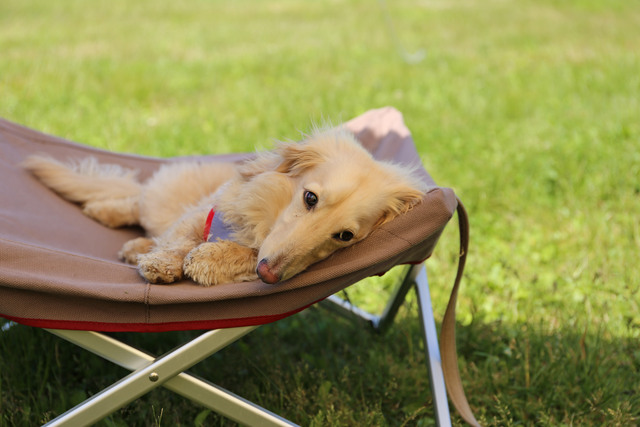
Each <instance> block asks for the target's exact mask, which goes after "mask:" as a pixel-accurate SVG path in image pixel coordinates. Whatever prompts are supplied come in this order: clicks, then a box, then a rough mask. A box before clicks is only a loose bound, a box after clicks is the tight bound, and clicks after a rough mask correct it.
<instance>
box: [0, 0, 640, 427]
mask: <svg viewBox="0 0 640 427" xmlns="http://www.w3.org/2000/svg"><path fill="white" fill-rule="evenodd" d="M387 6H388V11H389V13H390V16H391V18H392V19H393V23H394V25H395V30H396V34H397V37H398V40H399V41H400V42H402V43H403V46H404V48H405V49H406V50H407V51H408V52H416V51H419V50H420V49H424V50H425V52H426V56H425V58H424V59H423V60H422V61H421V62H419V63H417V64H407V63H405V62H403V61H402V59H401V57H400V55H399V54H398V52H397V51H396V50H395V47H394V42H393V40H392V38H391V36H390V33H389V30H388V28H387V27H386V24H385V22H386V21H385V17H384V13H385V12H384V10H385V9H384V8H380V7H379V3H376V2H365V1H355V2H343V1H323V2H294V1H285V0H283V1H276V2H255V1H251V2H249V1H235V2H209V1H193V2H187V3H176V2H164V1H161V0H160V1H158V0H155V1H140V2H135V3H132V2H123V1H120V0H113V1H110V2H108V3H99V2H98V3H96V2H82V1H65V2H42V1H11V0H9V1H3V2H1V3H0V116H2V117H4V118H7V119H9V120H13V121H16V122H18V123H22V124H25V125H27V126H30V127H33V128H36V129H38V130H42V131H45V132H49V133H52V134H55V135H59V136H63V137H66V138H69V139H71V140H74V141H78V142H82V143H87V144H90V145H94V146H98V147H102V148H107V149H110V150H116V151H127V152H135V153H139V154H146V155H153V156H176V155H186V154H199V153H210V152H215V153H222V152H229V151H251V150H253V149H254V147H259V148H267V147H269V146H270V145H271V144H272V142H273V141H274V140H276V139H287V138H296V137H298V136H299V135H300V131H302V130H306V129H308V127H309V125H310V124H311V123H312V122H313V121H318V120H321V119H322V118H323V117H325V118H329V119H331V120H333V121H334V122H338V121H341V120H347V119H349V118H351V117H354V116H356V115H358V114H360V113H362V112H364V111H366V110H368V109H370V108H376V107H380V106H384V105H393V106H395V107H396V108H398V109H399V110H401V111H402V112H403V113H404V116H405V120H406V122H407V125H408V127H409V128H410V129H411V131H412V133H413V136H414V139H415V141H416V144H417V146H418V148H419V151H420V154H421V156H422V158H423V161H424V164H425V166H426V167H427V169H428V170H429V171H430V173H431V174H432V175H433V177H434V178H435V180H436V181H437V182H438V183H439V184H441V185H444V186H451V187H453V188H454V189H455V190H456V192H457V193H458V194H459V195H460V197H461V198H462V200H463V201H464V202H465V204H466V205H467V208H468V210H469V213H470V218H471V233H472V235H471V252H470V258H469V261H468V267H467V273H466V277H465V280H464V283H463V288H462V294H461V299H460V303H459V310H460V316H459V321H460V327H459V339H458V341H459V347H460V353H461V358H460V362H461V370H462V377H463V380H464V381H465V386H466V387H467V389H468V391H470V392H471V393H470V401H471V405H472V407H474V409H475V410H476V411H477V412H478V414H479V416H480V418H482V419H483V420H484V421H485V424H489V425H491V424H493V425H512V424H526V425H532V424H540V425H559V424H564V425H615V424H616V423H618V424H621V425H632V424H637V423H638V418H639V417H640V401H639V400H638V396H640V388H639V387H640V385H639V384H640V382H638V381H637V378H639V377H640V372H639V371H640V344H639V340H638V339H639V338H640V316H639V315H638V312H639V309H640V307H639V305H640V273H638V268H637V258H638V256H637V253H638V250H639V249H640V226H639V224H640V221H638V213H639V212H640V120H639V119H640V115H639V114H640V113H639V112H640V73H639V72H638V70H640V51H639V50H638V46H640V44H639V43H640V36H639V35H638V34H639V33H638V28H640V3H638V2H637V1H623V0H613V1H608V2H601V1H595V0H574V1H566V2H557V1H551V0H543V1H520V2H515V1H504V0H490V1H476V0H461V1H444V0H427V1H413V0H411V1H410V0H403V1H399V2H388V3H387ZM455 228H456V227H455V224H454V223H452V224H451V226H450V227H449V228H448V229H447V230H446V231H445V233H444V235H443V237H442V239H441V242H440V244H439V247H438V248H437V250H436V253H435V254H434V256H433V259H432V260H430V261H429V262H428V269H429V273H430V282H431V287H432V294H433V295H432V296H433V301H434V305H435V311H436V317H437V319H438V320H440V318H441V316H442V313H443V311H444V307H445V304H446V301H447V299H448V294H449V290H450V286H451V284H452V282H453V276H454V274H455V262H456V253H457V247H456V245H457V236H456V230H455ZM0 268H1V266H0ZM388 287H389V286H388V284H387V282H386V279H371V280H369V281H367V282H366V283H364V284H362V285H358V288H357V289H354V290H352V291H351V292H350V297H351V298H353V299H356V300H359V301H361V302H362V303H363V304H365V306H366V307H367V308H369V309H371V310H372V311H375V310H376V309H378V310H379V309H381V307H382V305H383V304H384V297H385V296H386V292H388V290H387V289H388ZM320 313H321V312H316V311H308V312H305V313H303V314H302V315H300V316H294V317H293V318H290V319H287V320H285V321H282V322H278V323H276V324H274V325H270V326H268V327H265V328H263V329H262V330H261V331H260V332H259V333H258V334H254V335H253V336H251V337H247V338H246V341H243V343H244V344H243V343H240V344H239V345H237V346H235V347H233V348H230V349H229V350H228V355H227V356H223V355H221V356H216V357H215V358H214V359H213V360H212V361H210V362H205V363H203V364H202V366H201V367H199V368H198V369H199V371H198V372H199V373H202V374H203V375H204V376H209V377H211V376H213V377H214V378H213V379H216V378H215V377H217V378H222V379H223V382H224V384H223V385H225V386H226V387H228V388H230V389H233V390H234V391H237V392H239V394H241V395H243V396H246V397H248V398H250V399H253V400H259V401H260V402H261V403H262V404H264V405H265V406H267V407H268V408H269V409H271V410H273V411H275V412H278V413H282V414H284V415H286V416H290V417H292V418H294V420H295V421H297V422H299V423H301V424H303V425H313V424H314V423H316V425H327V424H329V425H336V424H346V425H358V424H360V425H364V424H373V425H384V424H389V425H402V424H403V423H405V422H406V423H407V424H408V425H413V424H418V425H430V423H431V422H432V418H431V417H432V412H431V409H430V408H429V399H430V397H429V391H428V385H427V383H426V378H427V376H426V371H425V367H424V365H423V362H424V359H423V358H424V356H423V350H422V348H421V344H419V337H420V330H419V327H418V326H417V322H416V321H417V312H416V303H415V301H413V299H412V297H410V301H409V304H408V305H407V306H406V307H405V308H403V310H402V311H401V313H400V318H399V320H398V322H397V325H396V328H395V329H394V330H393V331H391V332H390V334H388V335H385V336H384V337H380V336H372V335H371V334H369V333H368V332H362V331H358V330H357V329H355V328H353V327H351V326H349V325H348V324H345V323H343V322H342V321H341V320H327V319H325V317H323V316H322V315H321V314H320ZM297 328H301V329H297ZM128 338H129V339H131V340H143V341H144V340H145V339H146V338H144V337H128ZM174 339H175V340H176V341H177V340H179V337H175V338H167V336H166V335H163V336H162V338H161V339H160V340H158V337H157V336H156V335H153V336H151V337H150V338H149V339H148V341H149V343H147V344H145V345H147V346H149V347H150V348H151V349H156V348H157V347H162V344H161V343H162V341H167V345H166V347H167V348H161V350H162V351H165V350H166V349H168V348H170V345H169V343H171V344H173V341H172V340H174ZM154 340H155V341H160V342H161V343H157V342H154ZM145 342H146V341H145ZM274 343H275V344H274ZM348 344H351V345H348ZM253 348H260V349H264V348H269V349H271V350H272V351H271V352H265V351H260V352H257V353H259V354H255V353H256V352H254V351H253V350H252V349H253ZM52 349H53V350H52ZM56 352H59V355H58V356H55V355H57V354H58V353H56ZM0 355H1V357H0V390H1V392H2V398H1V400H0V402H1V404H2V407H0V414H1V417H2V418H0V419H1V420H2V421H0V423H7V424H11V423H15V424H23V423H26V424H34V423H36V424H37V423H38V422H40V421H41V420H42V419H45V418H50V417H53V416H54V415H55V414H57V413H59V412H60V411H62V410H64V409H66V408H68V407H69V406H70V405H71V403H72V401H74V400H77V399H79V398H80V397H82V396H84V395H86V394H91V393H94V392H96V391H97V390H99V388H100V387H102V386H104V385H108V384H109V383H110V382H112V381H114V380H115V378H116V377H117V375H116V374H118V373H121V372H119V371H113V370H110V368H108V367H107V366H106V365H103V363H102V362H101V361H100V360H99V359H93V358H91V357H90V356H83V355H80V353H77V354H76V353H75V352H74V350H72V349H71V348H70V347H69V348H68V347H67V346H66V344H64V343H59V342H58V341H57V339H55V338H49V337H47V336H46V335H44V334H41V333H39V332H36V331H33V330H31V329H27V328H24V329H23V328H17V329H16V328H14V329H12V330H10V331H9V332H8V333H3V334H2V335H1V336H0ZM43 355H49V356H50V357H49V356H46V357H43ZM67 360H73V361H75V363H76V365H82V366H81V367H82V372H84V371H85V370H86V369H89V373H88V374H87V375H88V376H89V377H91V379H89V378H88V377H84V375H85V374H84V373H81V371H80V368H79V367H77V368H76V367H75V365H73V364H71V365H69V364H68V363H67ZM238 360H241V361H242V364H243V366H242V367H241V368H237V366H236V363H235V362H237V361H238ZM32 365H33V366H32ZM85 368H86V369H85ZM25 369H27V370H29V371H33V370H34V369H35V372H36V373H37V374H38V375H37V377H36V378H31V379H26V378H27V377H28V375H19V376H18V374H17V373H19V372H21V371H23V370H25ZM65 370H67V371H68V370H71V371H72V373H71V374H65V373H63V372H65ZM274 376H275V377H276V379H271V380H267V377H270V378H273V377H274ZM63 385H64V389H63V390H65V391H62V392H60V391H57V390H59V389H60V387H62V386H63ZM152 405H153V406H154V408H155V415H154V413H153V412H152V411H151V409H150V407H151V406H152ZM160 408H164V411H163V415H162V420H163V424H166V425H173V424H178V423H181V424H188V425H190V424H192V423H193V421H194V420H195V419H196V417H197V415H198V414H201V417H204V416H206V420H212V419H213V418H214V415H213V414H211V415H207V414H204V415H202V413H201V412H200V411H201V409H199V408H197V407H194V406H191V405H190V404H188V403H186V402H183V401H181V400H179V399H175V398H173V397H171V396H170V395H169V394H167V393H164V394H163V393H162V392H158V393H155V394H154V395H152V397H150V398H148V400H144V399H143V400H142V401H141V402H138V403H134V404H132V405H130V407H129V409H127V410H125V411H123V412H120V413H117V414H116V415H114V417H113V418H112V421H113V422H114V423H116V424H117V423H121V424H123V423H127V424H145V423H146V424H152V423H153V420H155V419H157V418H158V417H157V415H158V414H159V410H160ZM216 422H217V421H216ZM456 422H457V421H456Z"/></svg>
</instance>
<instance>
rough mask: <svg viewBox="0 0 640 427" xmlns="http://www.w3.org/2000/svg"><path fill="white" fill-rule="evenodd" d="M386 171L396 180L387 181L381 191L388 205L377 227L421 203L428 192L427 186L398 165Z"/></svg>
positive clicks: (390, 166)
mask: <svg viewBox="0 0 640 427" xmlns="http://www.w3.org/2000/svg"><path fill="white" fill-rule="evenodd" d="M386 169H387V170H388V171H389V172H390V173H391V174H393V175H395V176H396V179H388V180H386V185H384V186H383V188H381V189H380V191H382V192H384V194H385V200H386V205H385V207H384V210H383V214H382V215H381V216H380V218H379V219H378V221H377V222H376V224H375V226H376V227H377V226H379V225H382V224H384V223H386V222H389V221H391V220H392V219H393V218H395V217H396V216H398V215H400V214H403V213H405V212H407V211H409V210H410V209H411V208H412V207H414V206H415V205H417V204H418V203H420V202H421V201H422V199H423V197H424V193H425V190H426V185H425V184H424V183H423V182H422V181H421V180H419V179H418V178H417V177H416V176H415V175H414V174H413V173H411V171H407V170H406V169H402V168H400V167H397V166H396V165H387V167H386Z"/></svg>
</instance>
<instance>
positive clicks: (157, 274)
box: [138, 252, 183, 283]
mask: <svg viewBox="0 0 640 427" xmlns="http://www.w3.org/2000/svg"><path fill="white" fill-rule="evenodd" d="M182 262H183V260H182V257H180V256H178V255H176V254H174V253H171V252H150V253H147V254H140V255H138V272H139V273H140V275H141V276H142V277H144V278H145V279H147V280H148V281H149V282H150V283H173V282H176V281H178V280H180V279H182Z"/></svg>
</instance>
